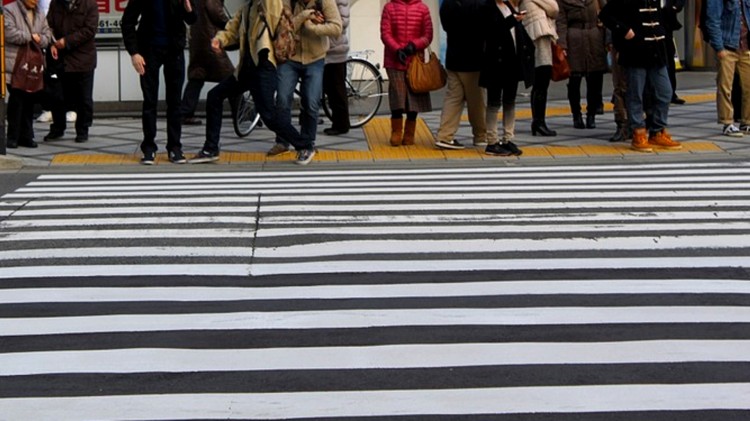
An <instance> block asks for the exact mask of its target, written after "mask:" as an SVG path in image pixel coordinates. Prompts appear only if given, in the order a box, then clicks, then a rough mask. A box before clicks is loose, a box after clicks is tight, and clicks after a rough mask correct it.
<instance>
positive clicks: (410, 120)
mask: <svg viewBox="0 0 750 421" xmlns="http://www.w3.org/2000/svg"><path fill="white" fill-rule="evenodd" d="M416 131H417V112H416V111H409V112H407V113H406V121H405V122H404V138H403V142H402V144H404V145H407V146H408V145H413V144H414V134H415V133H416Z"/></svg>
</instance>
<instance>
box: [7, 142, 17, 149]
mask: <svg viewBox="0 0 750 421" xmlns="http://www.w3.org/2000/svg"><path fill="white" fill-rule="evenodd" d="M5 147H6V148H8V149H17V148H18V141H16V140H8V141H7V143H6V144H5Z"/></svg>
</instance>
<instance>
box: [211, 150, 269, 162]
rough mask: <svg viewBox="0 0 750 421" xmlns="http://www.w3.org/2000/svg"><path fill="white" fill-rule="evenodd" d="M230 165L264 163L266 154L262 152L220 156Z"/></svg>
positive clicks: (234, 153) (233, 153)
mask: <svg viewBox="0 0 750 421" xmlns="http://www.w3.org/2000/svg"><path fill="white" fill-rule="evenodd" d="M222 155H224V156H225V159H226V160H227V161H229V163H230V164H232V163H235V162H264V161H265V160H266V154H265V153H263V152H229V153H224V154H222Z"/></svg>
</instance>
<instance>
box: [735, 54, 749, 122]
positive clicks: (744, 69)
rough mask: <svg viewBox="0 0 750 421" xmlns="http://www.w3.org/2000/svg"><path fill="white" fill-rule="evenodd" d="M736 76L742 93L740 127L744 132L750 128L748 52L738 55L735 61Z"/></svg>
mask: <svg viewBox="0 0 750 421" xmlns="http://www.w3.org/2000/svg"><path fill="white" fill-rule="evenodd" d="M737 76H739V79H740V90H741V92H742V94H741V97H742V106H741V116H742V120H741V125H742V126H743V128H744V129H745V130H747V129H748V126H750V52H744V53H742V54H740V55H739V57H738V61H737Z"/></svg>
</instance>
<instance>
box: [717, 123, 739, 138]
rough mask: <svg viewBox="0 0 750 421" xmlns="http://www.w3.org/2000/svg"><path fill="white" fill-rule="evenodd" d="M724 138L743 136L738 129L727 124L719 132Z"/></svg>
mask: <svg viewBox="0 0 750 421" xmlns="http://www.w3.org/2000/svg"><path fill="white" fill-rule="evenodd" d="M721 132H722V133H723V134H724V136H731V137H742V136H744V135H743V134H742V132H741V131H740V129H738V128H737V126H735V125H734V124H727V125H726V126H724V129H723V130H722V131H721Z"/></svg>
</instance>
